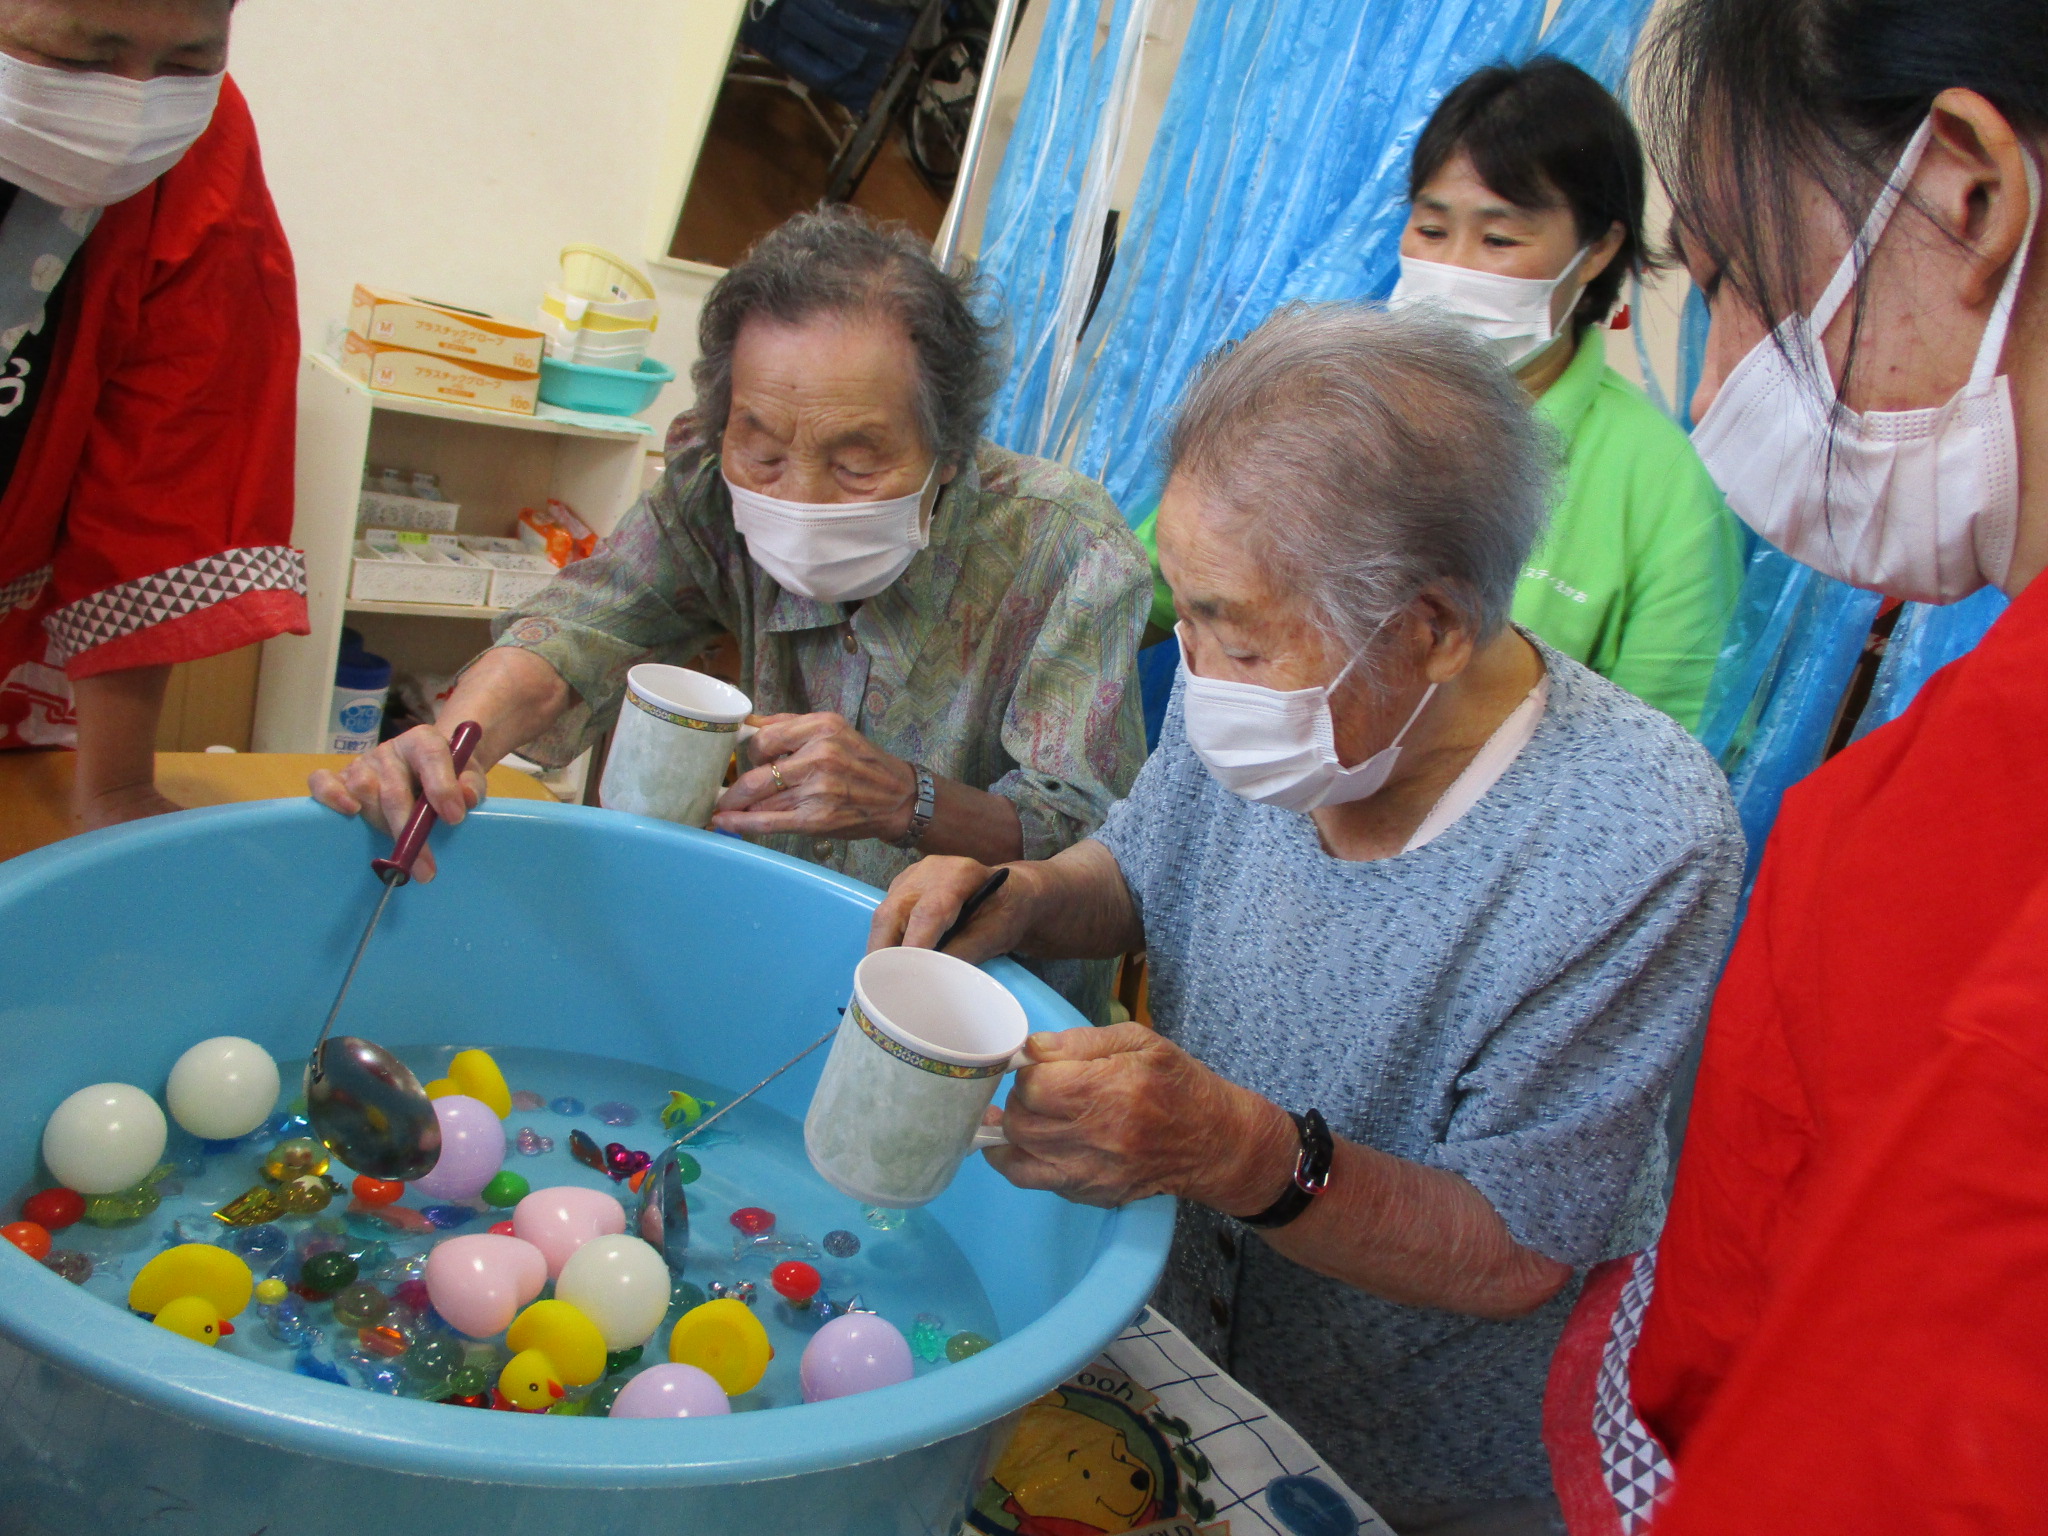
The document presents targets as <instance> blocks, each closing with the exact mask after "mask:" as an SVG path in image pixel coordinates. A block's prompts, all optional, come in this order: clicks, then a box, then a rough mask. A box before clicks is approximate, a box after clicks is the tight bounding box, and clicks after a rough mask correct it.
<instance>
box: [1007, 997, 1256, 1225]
mask: <svg viewBox="0 0 2048 1536" xmlns="http://www.w3.org/2000/svg"><path fill="white" fill-rule="evenodd" d="M1024 1049H1025V1054H1026V1055H1027V1056H1029V1057H1030V1059H1031V1061H1032V1063H1033V1064H1032V1065H1030V1066H1027V1067H1025V1068H1023V1069H1022V1070H1021V1071H1019V1072H1018V1074H1017V1081H1016V1083H1015V1085H1014V1086H1013V1087H1012V1088H1011V1089H1010V1099H1009V1103H1008V1105H1007V1106H1006V1107H1005V1109H1004V1111H1003V1116H1002V1124H1003V1131H1004V1134H1005V1135H1007V1136H1008V1137H1009V1140H1010V1145H1009V1146H1007V1147H991V1148H990V1149H989V1150H988V1153H987V1157H988V1160H989V1161H990V1162H991V1163H993V1164H994V1165H995V1167H996V1170H997V1171H998V1172H999V1173H1001V1174H1002V1175H1003V1177H1004V1178H1006V1179H1008V1180H1009V1181H1010V1182H1011V1183H1012V1184H1015V1185H1017V1186H1018V1187H1019V1188H1021V1189H1049V1190H1052V1191H1054V1192H1056V1193H1058V1194H1061V1195H1064V1196H1066V1198H1067V1199H1069V1200H1074V1201H1078V1202H1079V1203H1081V1204H1082V1205H1106V1206H1115V1205H1124V1204H1127V1203H1128V1202H1130V1201H1132V1200H1142V1199H1143V1198H1145V1197H1146V1196H1147V1195H1156V1194H1170V1195H1176V1196H1179V1197H1180V1198H1181V1199H1184V1200H1192V1201H1195V1202H1196V1203H1197V1204H1200V1205H1206V1206H1209V1207H1210V1208H1212V1209H1214V1210H1220V1211H1227V1212H1229V1213H1231V1214H1234V1215H1244V1214H1247V1213H1250V1212H1255V1211H1260V1210H1264V1209H1265V1208H1266V1207H1267V1206H1268V1205H1270V1204H1271V1203H1272V1202H1273V1201H1274V1199H1276V1198H1277V1197H1278V1196H1279V1194H1280V1191H1281V1189H1282V1188H1283V1187H1284V1186H1285V1185H1286V1182H1287V1179H1288V1177H1289V1175H1290V1173H1291V1172H1292V1170H1293V1167H1294V1148H1295V1145H1296V1141H1295V1133H1294V1122H1293V1121H1292V1120H1290V1119H1289V1118H1288V1116H1287V1114H1286V1113H1285V1112H1284V1111H1283V1110H1281V1109H1280V1108H1279V1107H1278V1106H1277V1105H1275V1104H1272V1103H1270V1102H1268V1101H1267V1100H1265V1099H1263V1098H1261V1097H1259V1095H1257V1094H1255V1093H1253V1092H1252V1091H1251V1090H1250V1089H1247V1088H1240V1087H1238V1086H1237V1084H1235V1083H1233V1082H1230V1081H1229V1080H1228V1079H1226V1078H1223V1077H1219V1076H1218V1075H1217V1074H1216V1073H1214V1072H1212V1071H1210V1070H1209V1069H1208V1068H1207V1067H1205V1066H1203V1065H1202V1064H1201V1063H1200V1062H1199V1061H1197V1060H1195V1058H1194V1057H1192V1056H1190V1055H1189V1054H1188V1053H1187V1052H1186V1051H1183V1050H1182V1049H1181V1048H1180V1047H1179V1046H1177V1045H1174V1044H1173V1043H1172V1042H1170V1041H1168V1040H1166V1039H1165V1038H1163V1037H1162V1036H1160V1035H1158V1034H1156V1033H1154V1032H1153V1031H1152V1030H1149V1029H1147V1028H1146V1027H1145V1026H1144V1025H1142V1024H1113V1025H1111V1026H1109V1027H1108V1028H1106V1029H1070V1030H1065V1031H1063V1032H1061V1033H1058V1034H1037V1035H1033V1036H1032V1037H1031V1038H1030V1039H1029V1040H1028V1041H1026V1042H1025V1047H1024Z"/></svg>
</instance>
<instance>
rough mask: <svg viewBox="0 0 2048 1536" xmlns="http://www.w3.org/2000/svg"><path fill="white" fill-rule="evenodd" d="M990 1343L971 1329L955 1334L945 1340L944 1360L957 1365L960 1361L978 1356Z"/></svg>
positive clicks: (990, 1341) (989, 1340)
mask: <svg viewBox="0 0 2048 1536" xmlns="http://www.w3.org/2000/svg"><path fill="white" fill-rule="evenodd" d="M992 1342H994V1341H993V1340H991V1339H989V1338H987V1337H986V1336H984V1335H982V1334H979V1333H975V1332H974V1331H973V1330H971V1329H969V1330H966V1331H964V1332H961V1333H956V1334H954V1335H953V1337H951V1338H950V1339H948V1340H946V1358H947V1359H948V1360H950V1361H952V1362H953V1363H954V1364H955V1365H958V1364H959V1363H960V1362H961V1361H962V1360H965V1359H967V1358H969V1357H970V1356H973V1355H978V1354H980V1353H981V1352H982V1351H983V1350H984V1349H987V1348H988V1347H989V1345H990V1344H991V1343H992Z"/></svg>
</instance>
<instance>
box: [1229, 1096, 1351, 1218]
mask: <svg viewBox="0 0 2048 1536" xmlns="http://www.w3.org/2000/svg"><path fill="white" fill-rule="evenodd" d="M1289 1118H1290V1119H1292V1120H1293V1121H1294V1133H1295V1136H1296V1137H1297V1138H1298V1139H1299V1141H1300V1148H1299V1150H1298V1151H1296V1152H1295V1154H1294V1177H1293V1178H1291V1179H1289V1180H1288V1181H1287V1187H1286V1188H1285V1189H1284V1190H1282V1191H1281V1192H1280V1198H1279V1199H1278V1200H1275V1201H1274V1202H1273V1203H1272V1204H1271V1205H1269V1206H1267V1207H1266V1208H1265V1209H1264V1210H1263V1211H1260V1212H1259V1213H1258V1215H1256V1216H1240V1217H1238V1220H1239V1221H1241V1222H1243V1223H1244V1224H1245V1225H1246V1226H1248V1227H1267V1228H1271V1227H1284V1226H1286V1225H1287V1223H1289V1222H1290V1221H1292V1220H1294V1219H1295V1217H1297V1216H1299V1215H1300V1214H1301V1213H1302V1212H1303V1211H1305V1210H1307V1209H1308V1208H1309V1206H1310V1205H1311V1204H1313V1203H1314V1201H1315V1198H1316V1196H1317V1195H1320V1194H1321V1193H1322V1192H1323V1191H1324V1190H1325V1189H1328V1188H1329V1187H1330V1164H1331V1163H1332V1162H1333V1161H1334V1160H1335V1158H1336V1156H1337V1142H1336V1138H1334V1137H1333V1136H1331V1135H1330V1126H1329V1122H1327V1121H1326V1120H1324V1119H1323V1114H1322V1111H1321V1110H1318V1109H1312V1110H1310V1111H1309V1112H1308V1113H1307V1114H1305V1115H1296V1114H1292V1113H1291V1112H1290V1115H1289Z"/></svg>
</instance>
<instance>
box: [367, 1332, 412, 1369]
mask: <svg viewBox="0 0 2048 1536" xmlns="http://www.w3.org/2000/svg"><path fill="white" fill-rule="evenodd" d="M356 1343H357V1344H358V1345H360V1346H361V1348H362V1350H363V1352H364V1353H365V1354H370V1355H376V1356H377V1357H378V1358H380V1359H383V1360H396V1359H397V1358H398V1357H399V1356H400V1355H402V1354H404V1353H405V1352H406V1349H407V1348H408V1347H409V1346H410V1345H411V1343H412V1338H411V1336H410V1335H409V1334H407V1333H406V1331H405V1330H404V1329H403V1328H398V1327H394V1326H393V1325H392V1324H390V1323H380V1324H377V1325H376V1326H374V1327H369V1328H362V1329H358V1330H357V1332H356Z"/></svg>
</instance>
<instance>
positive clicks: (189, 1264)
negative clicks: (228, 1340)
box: [128, 1243, 256, 1344]
mask: <svg viewBox="0 0 2048 1536" xmlns="http://www.w3.org/2000/svg"><path fill="white" fill-rule="evenodd" d="M255 1289H256V1278H255V1276H254V1275H252V1274H251V1273H250V1271H249V1266H248V1264H246V1263H245V1262H244V1261H243V1260H242V1258H241V1256H240V1255H238V1254H234V1253H230V1252H229V1251H228V1250H227V1249H225V1248H216V1247H214V1246H213V1245H212V1244H211V1243H180V1244H179V1245H178V1246H177V1247H175V1248H166V1249H165V1250H164V1251H163V1252H162V1253H160V1254H158V1255H157V1256H156V1257H155V1258H153V1259H151V1260H150V1261H149V1262H148V1263H147V1264H145V1265H143V1266H142V1268H141V1269H139V1270H137V1271H136V1272H135V1279H134V1280H133V1281H132V1282H131V1283H130V1284H129V1286H128V1305H129V1306H130V1307H132V1308H134V1309H135V1310H136V1311H137V1312H142V1313H147V1314H150V1315H152V1316H154V1317H155V1319H156V1323H157V1326H158V1327H160V1328H168V1329H170V1330H171V1332H173V1333H178V1334H183V1335H184V1336H185V1337H186V1338H188V1339H196V1340H197V1341H198V1342H199V1343H201V1344H218V1343H219V1342H220V1341H221V1340H222V1339H223V1338H225V1337H227V1335H229V1334H231V1333H233V1332H234V1331H235V1325H234V1323H233V1322H232V1321H230V1319H232V1318H235V1317H238V1316H240V1315H241V1312H242V1309H243V1308H244V1307H246V1306H248V1305H249V1297H250V1295H251V1293H252V1292H254V1290H255Z"/></svg>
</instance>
